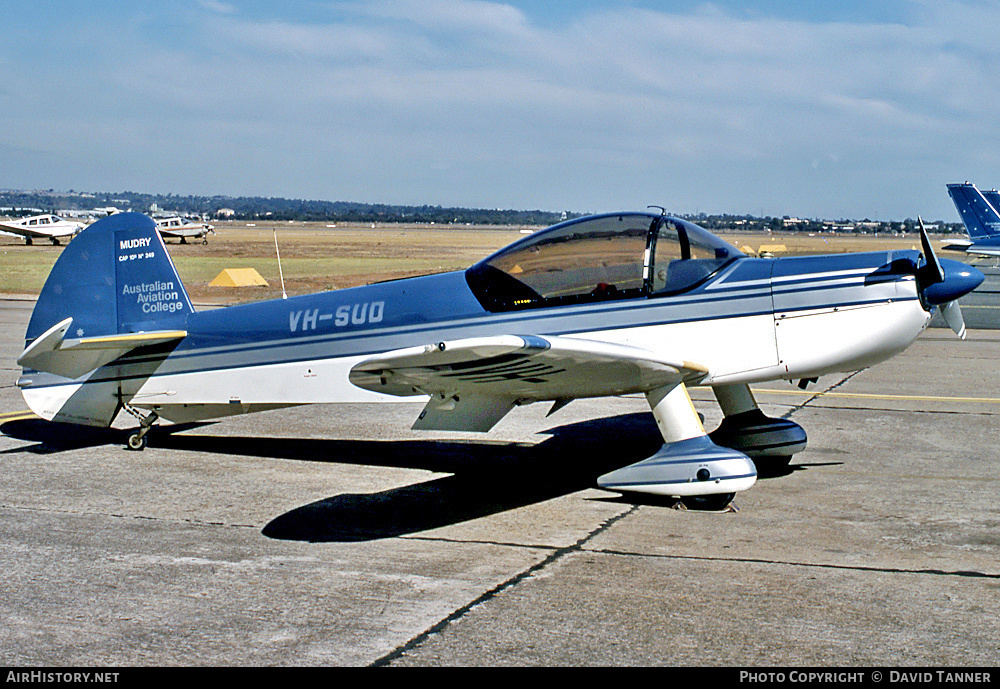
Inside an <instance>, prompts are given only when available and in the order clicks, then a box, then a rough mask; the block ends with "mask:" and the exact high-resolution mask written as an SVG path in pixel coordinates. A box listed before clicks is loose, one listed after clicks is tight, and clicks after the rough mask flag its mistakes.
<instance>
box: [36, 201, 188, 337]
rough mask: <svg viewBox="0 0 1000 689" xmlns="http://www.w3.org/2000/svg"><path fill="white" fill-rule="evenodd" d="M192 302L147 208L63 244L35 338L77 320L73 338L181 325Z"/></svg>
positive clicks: (43, 299)
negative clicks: (67, 321)
mask: <svg viewBox="0 0 1000 689" xmlns="http://www.w3.org/2000/svg"><path fill="white" fill-rule="evenodd" d="M193 310H194V309H193V308H192V307H191V300H190V299H189V298H188V295H187V292H186V291H185V290H184V286H183V285H182V284H181V280H180V277H179V276H178V275H177V269H176V268H175V267H174V264H173V261H171V260H170V256H169V255H168V254H167V250H166V248H165V247H164V246H163V240H162V239H161V237H160V235H159V233H158V232H157V231H156V223H155V222H153V220H152V219H151V218H149V217H147V216H145V215H142V214H141V213H119V214H117V215H111V216H108V217H107V218H103V219H101V220H99V221H97V222H96V223H94V224H93V225H90V226H89V227H87V228H86V229H85V230H84V231H83V232H81V233H80V234H79V235H77V236H76V238H74V239H73V241H71V242H70V243H69V245H67V247H66V248H65V249H63V252H62V254H61V255H60V256H59V259H58V260H57V261H56V263H55V265H54V266H53V267H52V272H50V273H49V277H48V279H47V280H46V281H45V286H44V287H43V288H42V292H41V294H40V295H39V297H38V303H37V304H36V306H35V310H34V312H33V313H32V314H31V321H30V322H29V324H28V331H27V333H26V334H25V339H26V340H27V341H28V342H30V341H32V340H34V339H35V338H37V337H38V336H40V335H42V334H43V333H45V332H46V331H47V330H49V329H50V328H51V327H52V326H53V325H55V324H57V323H60V322H61V321H63V320H64V319H66V318H72V319H73V323H72V325H71V326H70V332H69V333H67V335H68V336H69V337H76V338H81V337H94V336H98V335H112V334H120V333H136V332H143V331H152V330H169V329H182V328H183V327H184V324H185V322H186V321H187V317H188V315H189V314H191V313H192V312H193Z"/></svg>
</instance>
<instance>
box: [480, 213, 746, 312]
mask: <svg viewBox="0 0 1000 689" xmlns="http://www.w3.org/2000/svg"><path fill="white" fill-rule="evenodd" d="M741 256H743V254H742V253H740V252H739V251H738V250H737V249H735V248H734V247H732V246H730V245H729V244H727V243H726V242H724V241H722V240H721V239H719V238H718V237H716V236H715V235H713V234H712V233H710V232H708V231H706V230H704V229H702V228H700V227H698V226H697V225H694V224H693V223H689V222H687V221H685V220H680V219H678V218H672V217H668V216H663V215H657V214H654V213H614V214H608V215H596V216H588V217H585V218H578V219H575V220H569V221H567V222H564V223H560V224H558V225H554V226H552V227H549V228H547V229H544V230H540V231H538V232H535V233H534V234H532V235H531V236H528V237H525V238H524V239H522V240H520V241H517V242H515V243H513V244H511V245H510V246H508V247H506V248H504V249H501V250H500V251H498V252H496V253H495V254H493V255H492V256H489V257H487V258H485V259H483V260H482V261H480V262H479V263H477V264H475V265H474V266H472V267H471V268H469V269H468V270H467V271H466V279H467V280H468V283H469V286H470V288H471V289H472V291H473V293H474V294H475V295H476V297H477V298H478V299H479V301H480V303H481V304H482V305H483V307H484V308H486V309H487V310H489V311H512V310H515V309H525V308H538V307H544V306H558V305H563V304H578V303H588V302H595V301H608V300H614V299H635V298H643V297H659V296H665V295H670V294H677V293H680V292H684V291H687V290H689V289H692V288H693V287H695V286H697V285H698V284H700V283H702V282H704V281H705V280H707V279H708V278H709V277H710V276H712V275H713V274H715V273H716V272H718V271H719V270H720V269H721V268H722V267H723V266H725V265H726V264H727V263H729V262H730V261H733V260H735V259H737V258H739V257H741Z"/></svg>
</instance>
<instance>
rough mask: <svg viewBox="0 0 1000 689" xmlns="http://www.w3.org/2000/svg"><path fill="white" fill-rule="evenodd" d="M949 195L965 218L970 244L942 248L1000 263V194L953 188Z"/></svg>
mask: <svg viewBox="0 0 1000 689" xmlns="http://www.w3.org/2000/svg"><path fill="white" fill-rule="evenodd" d="M948 195H949V196H951V200H952V201H953V202H954V203H955V208H957V209H958V214H959V215H960V216H962V222H963V223H964V224H965V231H966V232H967V233H968V234H969V239H968V240H959V241H951V242H949V243H948V244H946V245H944V246H943V247H942V248H944V249H947V250H949V251H961V252H963V253H967V254H972V255H974V256H991V257H993V258H996V259H998V260H1000V212H998V211H1000V192H997V190H996V189H993V190H991V191H987V192H981V191H979V189H977V188H976V185H975V184H972V183H970V182H965V183H963V184H949V185H948Z"/></svg>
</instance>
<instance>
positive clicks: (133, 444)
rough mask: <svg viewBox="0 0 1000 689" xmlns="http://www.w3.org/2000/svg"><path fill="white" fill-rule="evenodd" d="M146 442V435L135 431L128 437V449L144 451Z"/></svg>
mask: <svg viewBox="0 0 1000 689" xmlns="http://www.w3.org/2000/svg"><path fill="white" fill-rule="evenodd" d="M147 442H148V440H147V439H146V434H145V433H141V432H140V431H136V432H135V433H132V434H131V435H130V436H129V437H128V449H130V450H136V451H141V450H145V449H146V443H147Z"/></svg>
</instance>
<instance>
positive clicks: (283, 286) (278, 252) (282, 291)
mask: <svg viewBox="0 0 1000 689" xmlns="http://www.w3.org/2000/svg"><path fill="white" fill-rule="evenodd" d="M271 232H273V233H274V253H275V254H277V255H278V277H280V278H281V298H282V299H288V295H287V294H285V274H284V273H283V272H282V271H281V252H280V251H278V230H277V228H274V227H272V228H271Z"/></svg>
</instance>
